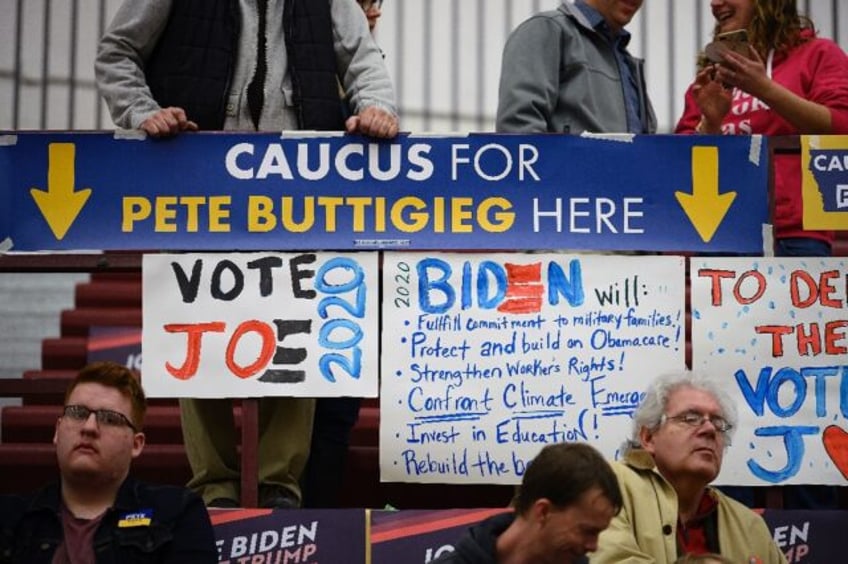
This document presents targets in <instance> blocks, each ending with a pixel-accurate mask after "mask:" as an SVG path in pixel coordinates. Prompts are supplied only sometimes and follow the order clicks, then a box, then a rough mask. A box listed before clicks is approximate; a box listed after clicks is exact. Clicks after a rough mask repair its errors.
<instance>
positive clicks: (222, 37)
mask: <svg viewBox="0 0 848 564" xmlns="http://www.w3.org/2000/svg"><path fill="white" fill-rule="evenodd" d="M95 74H96V78H97V87H98V90H99V91H100V94H101V95H102V96H103V98H104V99H105V100H106V103H107V105H108V106H109V110H110V112H111V114H112V119H113V120H114V121H115V123H116V124H117V125H118V126H120V127H123V128H126V129H142V130H144V131H146V132H147V133H148V134H149V135H151V136H154V137H159V136H169V135H175V134H177V133H179V132H182V131H195V130H222V129H223V130H229V131H245V130H253V131H274V132H280V131H283V130H297V129H306V130H335V131H340V130H346V131H348V132H355V133H361V134H364V135H370V136H374V137H386V138H390V137H394V136H395V135H397V132H398V120H397V112H396V109H395V100H394V92H393V89H392V84H391V80H390V78H389V75H388V71H387V70H386V67H385V64H384V62H383V57H382V54H381V53H380V50H379V49H378V48H377V45H376V44H375V43H374V40H373V39H372V37H371V34H370V33H369V31H368V23H367V21H366V18H365V15H364V14H363V13H362V10H361V9H360V7H359V6H358V5H357V3H356V1H355V0H321V1H318V0H180V1H176V0H145V1H143V2H141V1H138V0H125V2H124V3H123V4H122V5H121V7H120V8H119V10H118V12H117V13H116V15H115V18H114V20H113V21H112V23H111V25H110V26H109V28H108V29H107V30H106V33H105V34H104V36H103V38H102V39H101V41H100V45H99V47H98V51H97V59H96V62H95ZM340 85H341V86H342V87H343V88H344V91H345V92H347V93H348V98H346V99H347V100H348V101H349V104H350V117H347V118H345V112H343V109H342V103H341V101H340V99H339V86H340ZM180 407H181V414H182V425H183V439H184V442H185V446H186V454H187V455H188V459H189V463H190V464H191V468H192V472H193V477H192V479H191V481H190V482H189V484H188V485H189V487H191V488H192V489H194V490H196V491H197V492H198V493H200V494H201V495H202V496H203V499H204V501H205V502H206V503H207V505H210V506H216V507H236V506H238V505H239V499H240V494H241V492H240V491H239V485H240V478H241V476H240V470H239V467H240V465H239V459H238V454H237V451H236V432H235V423H234V420H233V411H232V405H231V402H230V401H229V400H227V399H220V400H218V399H216V400H199V399H190V398H188V399H182V400H181V401H180ZM314 410H315V400H313V399H296V398H283V397H274V398H262V399H261V400H260V405H259V461H258V464H259V483H260V491H259V503H260V505H261V506H263V507H276V508H286V507H296V506H298V505H299V504H300V502H301V492H300V486H299V484H298V481H299V479H300V476H301V473H302V472H303V468H304V465H305V463H306V459H307V456H308V454H309V444H310V436H311V434H312V420H313V414H314Z"/></svg>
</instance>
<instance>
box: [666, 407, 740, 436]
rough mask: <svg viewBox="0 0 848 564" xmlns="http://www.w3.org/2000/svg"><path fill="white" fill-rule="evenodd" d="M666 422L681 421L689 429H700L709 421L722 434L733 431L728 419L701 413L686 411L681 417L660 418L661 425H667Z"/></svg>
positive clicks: (668, 416) (667, 416)
mask: <svg viewBox="0 0 848 564" xmlns="http://www.w3.org/2000/svg"><path fill="white" fill-rule="evenodd" d="M666 421H679V422H681V423H683V424H685V425H688V426H689V427H694V428H697V427H700V426H701V425H703V424H704V423H705V422H707V421H709V422H710V423H712V424H713V427H715V430H716V431H718V432H719V433H721V434H725V433H727V432H728V431H730V430H731V429H733V425H731V424H730V423H728V421H727V419H725V418H724V417H722V416H720V415H707V414H706V413H700V412H698V411H686V412H683V413H681V414H679V415H665V414H663V416H662V417H661V418H660V425H662V424H663V423H665V422H666Z"/></svg>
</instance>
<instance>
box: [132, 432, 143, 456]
mask: <svg viewBox="0 0 848 564" xmlns="http://www.w3.org/2000/svg"><path fill="white" fill-rule="evenodd" d="M144 442H145V437H144V433H136V434H134V435H133V448H132V457H133V458H137V457H138V455H140V454H141V451H142V450H144Z"/></svg>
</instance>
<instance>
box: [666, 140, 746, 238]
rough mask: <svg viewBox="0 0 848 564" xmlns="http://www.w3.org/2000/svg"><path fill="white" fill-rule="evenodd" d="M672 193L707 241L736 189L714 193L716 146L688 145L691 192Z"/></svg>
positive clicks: (716, 171) (713, 232)
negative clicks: (689, 151)
mask: <svg viewBox="0 0 848 564" xmlns="http://www.w3.org/2000/svg"><path fill="white" fill-rule="evenodd" d="M674 195H675V197H676V198H677V201H678V202H679V203H680V207H682V208H683V211H684V212H686V215H687V216H688V217H689V221H691V222H692V226H693V227H695V230H696V231H697V232H698V235H700V236H701V240H702V241H703V242H704V243H709V242H710V240H711V239H712V238H713V235H715V232H716V230H717V229H718V226H719V225H721V222H722V220H724V216H725V215H726V214H727V211H728V210H729V209H730V206H731V205H733V201H734V200H735V199H736V192H727V193H726V194H719V193H718V147H692V193H691V194H687V193H686V192H679V191H678V192H675V193H674Z"/></svg>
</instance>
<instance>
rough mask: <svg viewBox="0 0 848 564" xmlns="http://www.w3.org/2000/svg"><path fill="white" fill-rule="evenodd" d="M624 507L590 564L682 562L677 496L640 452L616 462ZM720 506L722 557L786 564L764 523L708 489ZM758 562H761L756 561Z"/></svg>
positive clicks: (614, 464)
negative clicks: (678, 548)
mask: <svg viewBox="0 0 848 564" xmlns="http://www.w3.org/2000/svg"><path fill="white" fill-rule="evenodd" d="M612 467H613V470H614V471H615V473H616V475H617V476H618V483H619V485H620V486H621V493H622V495H623V496H624V507H622V509H621V512H620V513H619V514H618V516H616V517H615V518H613V520H612V523H610V526H609V528H608V529H607V530H605V531H604V532H603V533H601V536H600V539H599V541H598V551H597V552H595V553H594V554H592V555H590V562H592V564H596V563H607V562H609V563H610V564H620V563H623V562H628V563H637V562H644V563H648V562H656V563H657V564H671V563H673V562H674V561H675V560H677V557H678V556H677V542H676V540H675V539H676V538H677V494H676V493H675V492H674V488H672V487H671V484H669V483H668V482H667V481H666V480H665V478H663V477H662V476H661V475H660V473H659V472H658V471H657V470H656V467H655V466H654V460H653V458H652V457H651V455H650V454H648V453H647V452H644V451H640V450H635V451H632V452H630V453H629V454H627V455H626V456H625V458H624V461H623V462H613V463H612ZM707 491H708V493H709V495H711V496H713V497H714V498H715V499H716V500H717V501H718V509H717V511H718V539H719V545H720V546H721V554H722V556H724V557H725V558H728V559H729V560H730V561H731V562H740V563H747V562H751V561H753V562H762V563H763V564H784V563H785V562H786V558H785V557H784V556H783V554H782V553H781V552H780V550H779V549H778V548H777V545H776V544H775V543H774V541H773V540H772V538H771V534H770V533H769V530H768V527H766V523H765V521H763V519H762V517H760V516H759V515H757V514H756V513H754V512H753V511H751V510H750V509H748V508H747V507H745V506H744V505H742V504H741V503H739V502H737V501H735V500H733V499H730V498H729V497H727V496H725V495H724V494H722V493H721V492H720V491H718V490H715V489H713V488H708V490H707ZM752 558H758V559H759V560H751V559H752Z"/></svg>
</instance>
